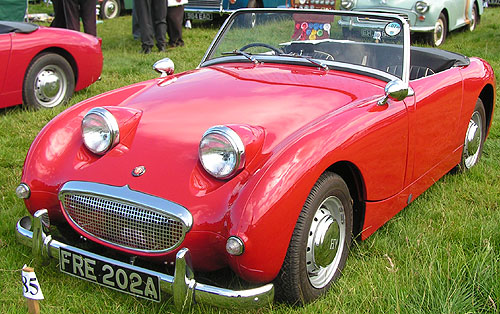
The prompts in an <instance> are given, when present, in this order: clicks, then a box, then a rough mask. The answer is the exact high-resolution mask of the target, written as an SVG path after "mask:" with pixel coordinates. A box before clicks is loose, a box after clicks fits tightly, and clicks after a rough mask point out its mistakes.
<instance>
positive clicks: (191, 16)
mask: <svg viewBox="0 0 500 314" xmlns="http://www.w3.org/2000/svg"><path fill="white" fill-rule="evenodd" d="M185 18H186V20H202V21H211V20H213V15H212V13H207V12H186V13H185Z"/></svg>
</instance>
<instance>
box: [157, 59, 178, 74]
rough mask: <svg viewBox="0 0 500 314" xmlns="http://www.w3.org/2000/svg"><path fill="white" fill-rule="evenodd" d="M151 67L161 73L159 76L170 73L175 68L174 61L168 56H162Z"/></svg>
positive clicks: (172, 72)
mask: <svg viewBox="0 0 500 314" xmlns="http://www.w3.org/2000/svg"><path fill="white" fill-rule="evenodd" d="M153 69H154V70H155V71H156V72H158V73H160V74H161V75H160V77H165V76H167V75H172V74H174V69H175V65H174V61H172V60H171V59H170V58H163V59H161V60H158V61H156V62H155V64H153Z"/></svg>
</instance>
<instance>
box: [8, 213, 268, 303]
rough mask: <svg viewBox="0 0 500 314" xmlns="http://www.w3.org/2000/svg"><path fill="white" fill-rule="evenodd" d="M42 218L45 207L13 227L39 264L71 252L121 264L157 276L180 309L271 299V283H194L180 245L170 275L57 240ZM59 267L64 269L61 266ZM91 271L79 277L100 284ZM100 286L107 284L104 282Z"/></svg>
mask: <svg viewBox="0 0 500 314" xmlns="http://www.w3.org/2000/svg"><path fill="white" fill-rule="evenodd" d="M44 217H47V210H46V209H41V210H38V211H37V212H36V213H35V214H34V217H32V218H30V217H29V216H26V217H23V218H21V219H20V220H19V221H18V223H17V227H16V229H17V237H18V240H19V241H20V242H21V243H22V244H24V245H26V246H30V247H31V248H32V252H33V257H34V259H35V261H36V262H39V263H42V262H44V261H47V260H49V259H50V258H54V259H57V260H58V261H59V263H60V264H62V265H63V266H64V265H65V264H68V263H69V260H68V256H69V255H70V254H72V255H75V256H78V260H79V261H82V260H85V259H88V260H90V261H92V263H93V264H91V265H90V266H89V267H91V266H94V265H95V263H96V262H95V261H98V262H99V263H101V264H104V265H115V266H116V267H121V269H126V270H127V272H128V273H129V274H130V273H141V274H146V275H148V276H151V277H155V278H156V277H157V278H159V289H160V290H161V291H162V292H165V293H167V294H170V295H172V296H173V300H174V303H175V306H176V307H177V308H178V309H179V310H181V311H182V310H185V309H188V308H190V307H191V305H193V304H194V303H204V304H209V305H213V306H217V307H229V308H239V309H243V308H257V307H263V306H268V305H270V304H271V303H272V302H273V299H274V286H273V284H271V283H270V284H266V285H264V286H261V287H257V288H252V289H247V290H238V291H236V290H230V289H225V288H219V287H215V286H210V285H206V284H202V283H198V282H196V280H195V279H194V272H193V268H192V264H191V254H190V252H189V250H188V249H187V248H182V249H180V250H179V251H178V253H177V255H176V262H175V271H174V276H170V275H167V274H164V273H161V272H157V271H153V270H149V269H146V268H142V267H138V266H135V265H132V264H128V263H124V262H122V261H119V260H114V259H111V258H108V257H104V256H101V255H98V254H95V253H92V252H89V251H85V250H82V249H80V248H77V247H74V246H71V245H68V244H65V243H62V242H60V241H57V240H55V239H53V238H52V236H51V235H50V234H48V233H47V232H45V230H44V228H45V227H44V226H43V222H42V220H43V219H44ZM68 252H71V253H68ZM75 267H76V268H78V267H80V269H82V267H83V266H81V265H76V266H75V265H73V269H75ZM61 270H63V267H61ZM93 271H94V270H93V269H90V270H88V269H87V267H85V271H84V272H85V273H86V274H87V276H81V277H82V278H83V279H87V280H89V281H91V282H95V283H98V284H100V282H98V281H96V280H93V279H95V278H96V276H95V274H94V273H93ZM82 272H83V271H82ZM122 272H123V271H122ZM117 274H118V272H117ZM77 277H79V276H77ZM85 277H87V278H85ZM103 285H104V286H106V285H105V284H103ZM111 288H112V287H111ZM123 292H126V291H123ZM158 300H159V298H158Z"/></svg>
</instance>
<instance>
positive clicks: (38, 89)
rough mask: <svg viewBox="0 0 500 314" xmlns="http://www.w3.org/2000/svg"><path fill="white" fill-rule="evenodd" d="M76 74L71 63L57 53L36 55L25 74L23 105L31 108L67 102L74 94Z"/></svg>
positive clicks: (47, 106)
mask: <svg viewBox="0 0 500 314" xmlns="http://www.w3.org/2000/svg"><path fill="white" fill-rule="evenodd" d="M74 89H75V76H74V74H73V69H72V68H71V65H70V64H69V63H68V61H66V59H64V58H63V57H62V56H60V55H58V54H55V53H42V54H40V55H38V56H37V57H35V58H34V59H33V60H32V61H31V63H30V65H29V66H28V70H27V71H26V74H25V75H24V82H23V92H22V93H23V105H24V106H25V107H27V108H31V109H40V108H52V107H55V106H59V105H61V104H65V103H66V102H67V101H68V100H69V98H70V97H71V96H72V95H73V91H74Z"/></svg>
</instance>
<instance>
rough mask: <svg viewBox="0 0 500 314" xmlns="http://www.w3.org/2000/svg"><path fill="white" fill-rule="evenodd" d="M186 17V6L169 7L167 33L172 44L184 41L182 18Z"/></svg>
mask: <svg viewBox="0 0 500 314" xmlns="http://www.w3.org/2000/svg"><path fill="white" fill-rule="evenodd" d="M183 19H184V6H183V5H177V6H174V7H168V11H167V33H168V38H169V40H168V43H169V44H171V45H174V44H177V45H178V44H180V43H184V41H183V40H182V20H183Z"/></svg>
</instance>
